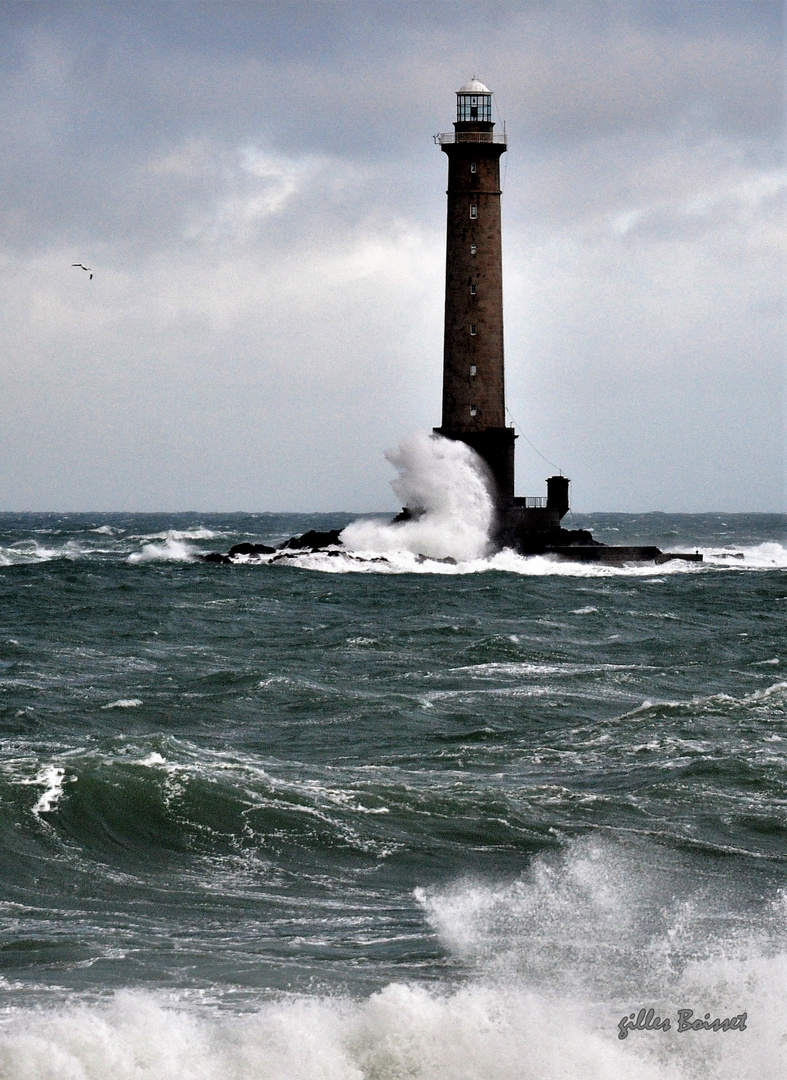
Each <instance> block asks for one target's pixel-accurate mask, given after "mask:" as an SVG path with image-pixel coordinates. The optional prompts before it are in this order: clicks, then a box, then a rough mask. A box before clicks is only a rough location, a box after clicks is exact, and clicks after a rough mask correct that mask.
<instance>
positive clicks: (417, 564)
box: [0, 514, 787, 1080]
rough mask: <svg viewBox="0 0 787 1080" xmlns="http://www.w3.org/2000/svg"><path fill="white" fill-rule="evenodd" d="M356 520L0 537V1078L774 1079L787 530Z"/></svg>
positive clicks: (786, 819)
mask: <svg viewBox="0 0 787 1080" xmlns="http://www.w3.org/2000/svg"><path fill="white" fill-rule="evenodd" d="M350 520H351V519H350V516H349V515H338V514H337V515H270V514H258V515H240V514H238V515H214V514H178V515H130V514H93V515H86V514H46V515H34V514H24V515H9V514H5V515H0V724H2V730H3V741H2V757H0V830H1V833H0V837H1V841H2V843H1V846H0V901H1V903H0V916H1V918H2V939H1V942H0V975H1V976H2V978H1V979H0V1002H1V1003H2V1008H1V1009H0V1077H2V1078H3V1080H28V1078H29V1080H32V1078H36V1080H49V1078H52V1080H55V1078H57V1080H87V1078H90V1080H92V1078H97V1080H98V1078H101V1080H105V1078H112V1080H127V1078H134V1080H141V1078H153V1080H214V1078H215V1080H218V1078H222V1080H252V1078H254V1080H257V1078H265V1080H267V1078H275V1080H394V1078H396V1080H398V1078H402V1080H403V1078H408V1080H413V1078H424V1080H438V1078H439V1080H465V1078H466V1080H518V1078H522V1080H531V1078H532V1080H557V1078H561V1080H594V1078H616V1080H617V1078H621V1080H638V1078H643V1080H645V1078H647V1080H667V1078H670V1080H688V1078H697V1080H706V1078H707V1080H727V1078H729V1080H747V1078H755V1077H756V1078H757V1080H770V1078H773V1080H777V1078H779V1080H781V1078H783V1077H784V1076H785V1075H787V1009H786V1008H785V1003H786V1002H787V876H786V875H785V871H786V870H787V725H785V719H786V718H787V636H786V635H785V618H786V617H787V576H786V575H785V569H786V568H787V540H786V539H785V535H786V530H785V525H786V524H787V521H786V519H785V517H784V516H778V515H718V514H704V515H664V514H647V515H613V514H604V515H601V514H599V515H590V516H587V517H582V516H580V515H574V517H573V520H572V521H571V522H570V524H571V527H589V528H591V529H592V531H593V532H594V535H595V536H596V537H597V538H598V539H600V540H603V541H606V542H611V543H626V544H628V543H655V544H658V545H659V546H661V547H662V548H664V549H673V550H690V551H694V550H695V549H698V550H700V551H702V552H703V553H704V554H705V556H706V558H705V561H704V562H703V563H702V564H688V563H668V564H665V565H663V566H658V567H654V566H638V567H621V568H609V567H593V566H587V565H584V566H580V565H572V564H570V563H557V562H552V561H550V560H549V559H546V558H531V559H525V558H521V557H519V556H515V555H513V554H510V553H502V554H499V555H497V556H494V557H493V558H491V559H473V560H470V561H467V562H461V561H460V562H458V563H457V564H456V565H454V564H450V563H443V562H436V561H432V560H430V559H426V560H420V561H419V560H418V558H417V553H413V552H409V553H398V554H397V553H395V552H394V553H388V554H387V555H386V556H385V557H384V558H381V559H372V558H363V557H359V556H357V555H356V556H345V555H338V556H337V555H334V556H329V555H326V554H318V555H295V556H293V557H292V558H291V559H285V560H279V561H276V562H274V563H268V562H265V561H263V562H260V563H247V564H245V565H234V566H216V565H208V564H203V563H200V562H198V561H195V559H194V556H195V554H197V553H199V552H208V551H212V550H223V551H226V550H227V549H228V548H229V546H231V545H232V544H235V543H238V542H241V541H246V540H251V541H255V542H263V543H265V542H269V543H271V542H272V543H276V542H280V541H281V540H283V539H285V538H286V537H288V536H290V535H292V534H295V533H299V532H303V531H305V530H306V529H309V528H318V529H327V528H331V527H338V526H343V525H345V524H346V523H347V522H349V521H350ZM739 556H742V557H739ZM650 1009H652V1010H653V1013H651V1014H648V1013H647V1010H650ZM641 1010H644V1012H643V1011H641ZM679 1010H683V1016H684V1024H685V1023H686V1022H689V1021H691V1022H692V1023H693V1021H694V1020H696V1019H700V1020H707V1022H708V1023H709V1024H712V1022H713V1021H714V1020H715V1019H719V1020H725V1019H730V1018H737V1019H736V1022H735V1024H734V1025H732V1026H730V1025H728V1030H715V1031H714V1030H712V1029H711V1030H706V1029H705V1028H702V1029H701V1030H694V1028H693V1027H691V1028H689V1029H688V1030H680V1029H679V1025H678V1017H679ZM687 1010H691V1017H689V1018H688V1020H687V1019H686V1011H687ZM744 1013H745V1020H743V1021H741V1020H740V1017H741V1015H742V1014H744ZM632 1014H633V1015H634V1018H635V1019H634V1020H633V1021H632V1023H634V1024H636V1018H637V1017H643V1018H647V1017H648V1015H649V1016H650V1023H651V1025H652V1024H653V1023H655V1018H656V1017H659V1018H660V1019H661V1020H662V1021H663V1020H664V1019H670V1027H669V1030H662V1029H661V1028H659V1029H652V1030H637V1029H636V1028H635V1029H634V1030H630V1031H628V1032H627V1037H626V1038H620V1034H621V1027H620V1021H621V1020H622V1018H624V1017H628V1018H631V1017H632ZM706 1014H707V1017H706ZM645 1023H646V1019H643V1020H642V1023H641V1024H640V1027H642V1026H644V1024H645Z"/></svg>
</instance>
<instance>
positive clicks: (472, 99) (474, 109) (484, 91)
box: [456, 79, 492, 124]
mask: <svg viewBox="0 0 787 1080" xmlns="http://www.w3.org/2000/svg"><path fill="white" fill-rule="evenodd" d="M456 120H457V123H459V124H466V123H471V124H475V123H482V124H491V123H492V91H491V90H490V89H489V87H488V86H484V84H483V83H482V82H479V81H478V79H471V80H470V82H468V83H465V84H464V86H462V87H460V88H459V90H457V92H456Z"/></svg>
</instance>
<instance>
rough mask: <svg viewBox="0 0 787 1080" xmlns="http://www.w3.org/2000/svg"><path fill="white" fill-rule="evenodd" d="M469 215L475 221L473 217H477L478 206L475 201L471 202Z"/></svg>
mask: <svg viewBox="0 0 787 1080" xmlns="http://www.w3.org/2000/svg"><path fill="white" fill-rule="evenodd" d="M470 217H471V218H472V219H473V221H475V219H476V218H477V217H478V207H477V206H476V204H475V203H473V205H472V206H471V207H470Z"/></svg>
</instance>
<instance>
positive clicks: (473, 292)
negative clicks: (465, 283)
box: [470, 285, 475, 296]
mask: <svg viewBox="0 0 787 1080" xmlns="http://www.w3.org/2000/svg"><path fill="white" fill-rule="evenodd" d="M470 295H471V296H475V285H471V286H470Z"/></svg>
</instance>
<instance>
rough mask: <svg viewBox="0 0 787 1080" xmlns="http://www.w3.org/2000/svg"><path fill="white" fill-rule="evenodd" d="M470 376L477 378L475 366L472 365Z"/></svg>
mask: <svg viewBox="0 0 787 1080" xmlns="http://www.w3.org/2000/svg"><path fill="white" fill-rule="evenodd" d="M470 374H471V376H473V377H475V374H476V367H475V364H471V365H470Z"/></svg>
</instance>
